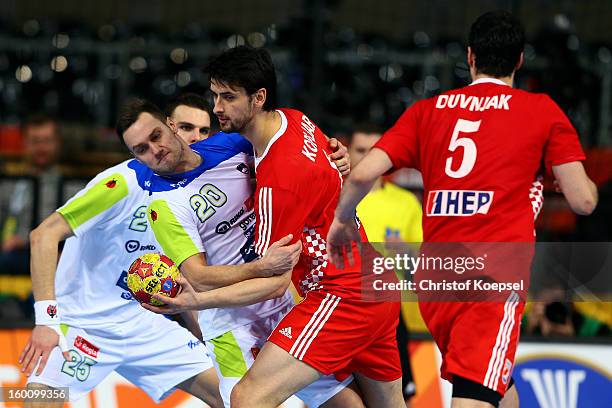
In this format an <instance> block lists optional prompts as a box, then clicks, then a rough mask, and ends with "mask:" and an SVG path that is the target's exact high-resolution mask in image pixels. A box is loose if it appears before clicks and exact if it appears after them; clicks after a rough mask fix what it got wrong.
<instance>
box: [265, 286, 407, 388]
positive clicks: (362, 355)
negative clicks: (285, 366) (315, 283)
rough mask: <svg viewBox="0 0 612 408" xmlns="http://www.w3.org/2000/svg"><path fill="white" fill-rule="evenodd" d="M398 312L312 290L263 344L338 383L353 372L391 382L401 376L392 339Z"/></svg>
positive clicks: (385, 305)
mask: <svg viewBox="0 0 612 408" xmlns="http://www.w3.org/2000/svg"><path fill="white" fill-rule="evenodd" d="M399 309H400V305H399V303H398V302H379V303H374V302H363V301H359V300H353V299H342V298H340V297H338V296H335V295H332V294H330V293H326V292H323V291H320V290H319V291H312V292H308V294H307V295H306V298H305V299H304V300H303V301H302V302H300V303H299V304H297V305H296V306H294V307H293V309H291V311H290V312H289V313H288V314H287V315H286V316H285V317H284V318H283V320H281V321H280V323H279V324H278V326H276V328H275V329H274V331H273V332H272V334H271V335H270V337H269V338H268V340H269V341H271V342H272V343H274V344H276V345H277V346H279V347H281V348H282V349H283V350H285V351H287V352H288V353H289V354H291V355H292V356H293V357H295V358H297V359H298V360H301V361H303V362H305V363H306V364H308V365H310V366H311V367H313V368H315V369H316V370H318V371H319V372H321V373H323V374H325V375H329V374H336V377H337V378H338V380H340V381H342V380H343V379H345V378H346V377H348V376H349V375H350V374H351V373H353V372H357V373H360V374H363V375H365V376H366V377H368V378H371V379H373V380H378V381H393V380H397V379H398V378H401V376H402V369H401V365H400V359H399V352H398V348H397V341H396V338H395V330H396V328H397V324H398V321H399Z"/></svg>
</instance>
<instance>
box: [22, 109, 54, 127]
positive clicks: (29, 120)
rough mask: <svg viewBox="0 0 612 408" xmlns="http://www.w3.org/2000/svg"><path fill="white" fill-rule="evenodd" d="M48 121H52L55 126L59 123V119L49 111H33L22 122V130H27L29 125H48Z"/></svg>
mask: <svg viewBox="0 0 612 408" xmlns="http://www.w3.org/2000/svg"><path fill="white" fill-rule="evenodd" d="M47 123H52V124H54V125H55V126H57V124H58V123H57V119H56V118H55V117H54V116H51V115H49V114H47V113H43V112H36V113H31V114H29V115H28V116H26V118H25V119H24V121H23V122H22V123H21V130H22V131H25V130H26V129H27V128H28V127H31V126H41V125H46V124H47Z"/></svg>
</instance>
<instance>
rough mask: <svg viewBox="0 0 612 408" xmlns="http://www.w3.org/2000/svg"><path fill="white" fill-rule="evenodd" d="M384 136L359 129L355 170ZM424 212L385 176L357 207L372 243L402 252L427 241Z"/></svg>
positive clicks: (402, 327)
mask: <svg viewBox="0 0 612 408" xmlns="http://www.w3.org/2000/svg"><path fill="white" fill-rule="evenodd" d="M381 136H382V129H381V128H379V127H378V126H376V125H373V124H361V125H358V126H356V128H355V131H354V132H353V134H352V137H351V141H350V145H349V155H350V157H351V167H352V168H355V166H356V165H357V163H359V162H360V161H361V159H363V157H364V156H365V155H366V154H367V153H368V152H369V151H370V149H371V148H372V146H374V144H376V142H378V140H379V139H380V138H381ZM422 212H423V211H422V209H421V203H420V202H419V200H418V199H417V198H416V196H415V195H414V194H413V193H411V192H410V191H407V190H404V189H403V188H401V187H398V186H396V185H395V184H393V183H391V182H388V181H385V180H384V179H383V178H382V177H380V178H379V179H378V180H377V181H376V183H375V184H374V186H373V187H372V190H370V192H369V193H368V195H366V196H365V198H364V199H363V200H362V201H361V202H360V203H359V205H358V206H357V215H358V216H359V219H360V220H361V222H362V223H363V227H364V228H365V230H366V234H367V235H368V239H369V240H370V242H372V243H385V244H388V246H389V248H388V249H389V250H393V249H398V248H397V247H398V245H393V244H400V243H420V242H421V241H422V240H423V231H422V228H421V216H422ZM394 247H395V248H394ZM401 316H402V319H401V322H400V324H398V326H397V344H398V347H399V352H400V359H401V362H402V393H403V395H404V400H405V401H406V406H408V407H409V406H410V402H409V401H410V398H412V397H413V396H414V395H415V393H416V387H415V384H414V380H413V376H412V368H411V366H410V355H409V354H408V323H407V314H406V310H405V308H404V307H403V306H402V312H401ZM402 323H403V324H402Z"/></svg>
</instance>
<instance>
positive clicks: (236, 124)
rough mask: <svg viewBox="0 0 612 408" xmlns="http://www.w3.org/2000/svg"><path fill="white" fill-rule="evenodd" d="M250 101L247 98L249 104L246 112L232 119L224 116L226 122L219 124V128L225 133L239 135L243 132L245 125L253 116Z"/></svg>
mask: <svg viewBox="0 0 612 408" xmlns="http://www.w3.org/2000/svg"><path fill="white" fill-rule="evenodd" d="M250 102H251V100H250V99H249V104H248V105H247V109H246V112H245V113H244V114H243V115H241V116H239V117H237V118H234V119H231V118H228V117H226V119H227V122H225V125H220V126H221V130H222V131H224V132H225V133H240V134H241V135H242V134H244V130H245V129H246V127H247V125H248V124H249V123H250V121H251V119H252V117H253V106H252V105H251V103H250Z"/></svg>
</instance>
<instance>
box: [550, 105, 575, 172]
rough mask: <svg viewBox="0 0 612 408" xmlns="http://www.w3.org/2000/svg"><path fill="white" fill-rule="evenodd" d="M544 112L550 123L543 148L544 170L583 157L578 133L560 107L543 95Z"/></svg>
mask: <svg viewBox="0 0 612 408" xmlns="http://www.w3.org/2000/svg"><path fill="white" fill-rule="evenodd" d="M544 103H545V104H546V112H547V114H548V115H550V116H549V117H550V120H551V125H550V132H549V134H548V140H547V142H546V146H545V148H544V163H545V164H546V170H547V171H549V172H550V171H551V168H552V166H558V165H560V164H564V163H570V162H574V161H581V160H584V159H585V155H584V152H583V151H582V147H581V146H580V141H579V139H578V134H577V133H576V130H575V129H574V127H573V126H572V124H571V123H570V121H569V119H568V118H567V116H565V114H564V113H563V111H562V110H561V108H559V106H558V105H557V104H556V103H555V102H553V100H552V99H550V98H549V97H548V96H546V95H545V96H544Z"/></svg>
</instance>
